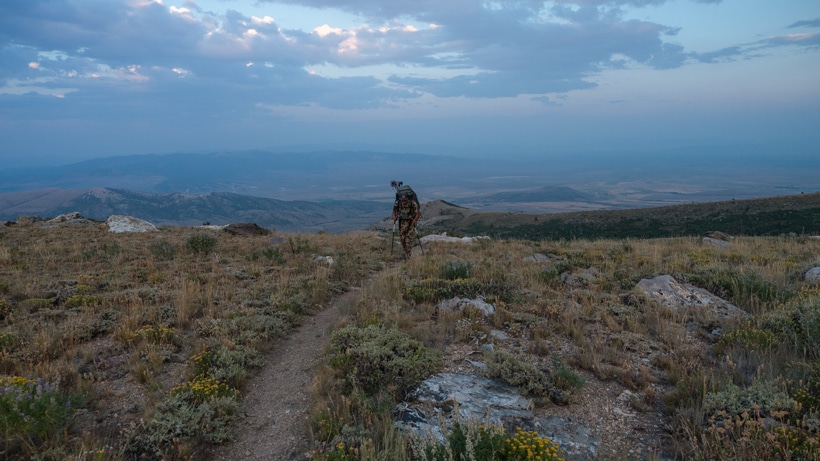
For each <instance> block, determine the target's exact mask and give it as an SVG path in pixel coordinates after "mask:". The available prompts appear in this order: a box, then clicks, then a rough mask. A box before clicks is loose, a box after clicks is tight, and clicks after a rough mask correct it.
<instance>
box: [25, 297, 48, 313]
mask: <svg viewBox="0 0 820 461" xmlns="http://www.w3.org/2000/svg"><path fill="white" fill-rule="evenodd" d="M20 306H22V307H23V309H25V310H26V311H28V312H37V311H39V310H41V309H51V308H52V307H54V301H52V300H50V299H45V298H29V299H24V300H23V301H21V302H20Z"/></svg>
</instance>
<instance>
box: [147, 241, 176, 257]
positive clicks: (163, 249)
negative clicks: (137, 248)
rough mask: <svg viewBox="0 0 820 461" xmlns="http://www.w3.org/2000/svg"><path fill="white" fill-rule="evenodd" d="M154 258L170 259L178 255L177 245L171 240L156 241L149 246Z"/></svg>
mask: <svg viewBox="0 0 820 461" xmlns="http://www.w3.org/2000/svg"><path fill="white" fill-rule="evenodd" d="M149 250H150V251H151V254H152V255H153V256H154V258H156V259H158V260H160V261H169V260H171V259H174V256H175V255H176V251H177V250H176V247H175V246H174V244H172V243H170V242H154V243H152V244H151V245H150V246H149Z"/></svg>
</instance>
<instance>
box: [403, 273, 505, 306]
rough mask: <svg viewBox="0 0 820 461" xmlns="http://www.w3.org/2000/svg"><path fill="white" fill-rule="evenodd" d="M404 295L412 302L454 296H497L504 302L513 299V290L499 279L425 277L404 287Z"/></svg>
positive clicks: (439, 299) (437, 299)
mask: <svg viewBox="0 0 820 461" xmlns="http://www.w3.org/2000/svg"><path fill="white" fill-rule="evenodd" d="M404 296H405V297H406V298H408V299H409V300H411V301H414V302H420V303H421V302H427V303H432V302H438V301H441V300H444V299H451V298H455V297H460V298H478V297H482V298H493V297H495V298H498V299H500V300H502V301H504V302H510V301H513V300H515V290H514V289H513V288H512V287H511V286H510V285H508V284H506V283H505V282H503V281H501V280H494V281H479V280H475V279H457V280H441V279H425V280H421V281H418V282H413V283H411V284H410V285H408V286H407V287H405V288H404Z"/></svg>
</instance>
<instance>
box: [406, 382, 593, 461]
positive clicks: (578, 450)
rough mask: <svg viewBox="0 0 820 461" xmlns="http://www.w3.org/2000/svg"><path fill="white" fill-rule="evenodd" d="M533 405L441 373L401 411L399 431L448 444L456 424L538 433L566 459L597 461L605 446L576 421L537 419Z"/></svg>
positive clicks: (505, 387) (514, 392)
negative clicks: (565, 456) (447, 439)
mask: <svg viewBox="0 0 820 461" xmlns="http://www.w3.org/2000/svg"><path fill="white" fill-rule="evenodd" d="M532 408H533V402H532V401H531V400H530V399H527V398H526V397H524V396H523V395H522V394H521V392H520V391H519V390H518V389H517V388H515V387H513V386H510V385H509V384H506V383H505V382H503V381H499V380H494V379H489V378H483V377H480V376H472V375H465V374H457V373H439V374H437V375H435V376H433V377H431V378H429V379H427V380H426V381H424V382H423V383H422V384H421V385H420V386H419V387H418V389H416V390H415V391H414V392H413V393H412V394H411V396H410V398H409V399H408V401H407V402H403V403H401V404H400V405H399V406H398V407H397V408H396V412H395V414H396V419H395V422H394V424H395V426H396V427H399V428H401V429H402V430H405V431H407V432H410V433H412V434H413V435H414V436H416V437H426V438H433V439H435V440H438V442H439V443H444V441H445V434H447V433H448V432H449V430H450V428H452V426H453V424H455V423H456V422H468V421H473V422H478V423H481V424H494V425H498V426H501V427H504V428H505V429H506V430H507V431H508V432H510V433H512V432H514V431H515V429H516V428H521V429H524V430H528V431H536V432H538V433H539V434H540V435H541V436H543V437H549V439H550V440H552V441H553V442H555V443H557V444H558V445H559V446H560V447H561V449H562V450H564V451H565V452H566V453H567V454H568V455H569V456H568V457H567V459H570V460H576V459H578V460H580V459H594V458H595V455H596V454H597V447H598V444H599V443H600V441H599V440H597V439H596V438H595V437H594V436H593V435H592V431H591V430H590V429H589V428H587V427H584V426H582V425H580V424H578V423H577V422H576V421H573V420H570V419H564V418H558V417H548V418H536V417H535V416H534V414H533V412H532Z"/></svg>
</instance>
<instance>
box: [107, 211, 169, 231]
mask: <svg viewBox="0 0 820 461" xmlns="http://www.w3.org/2000/svg"><path fill="white" fill-rule="evenodd" d="M105 224H106V225H108V231H109V232H115V233H123V232H157V231H158V230H159V229H157V226H155V225H153V224H151V223H149V222H148V221H143V220H142V219H139V218H135V217H133V216H121V215H111V216H109V217H108V219H106V220H105Z"/></svg>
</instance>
